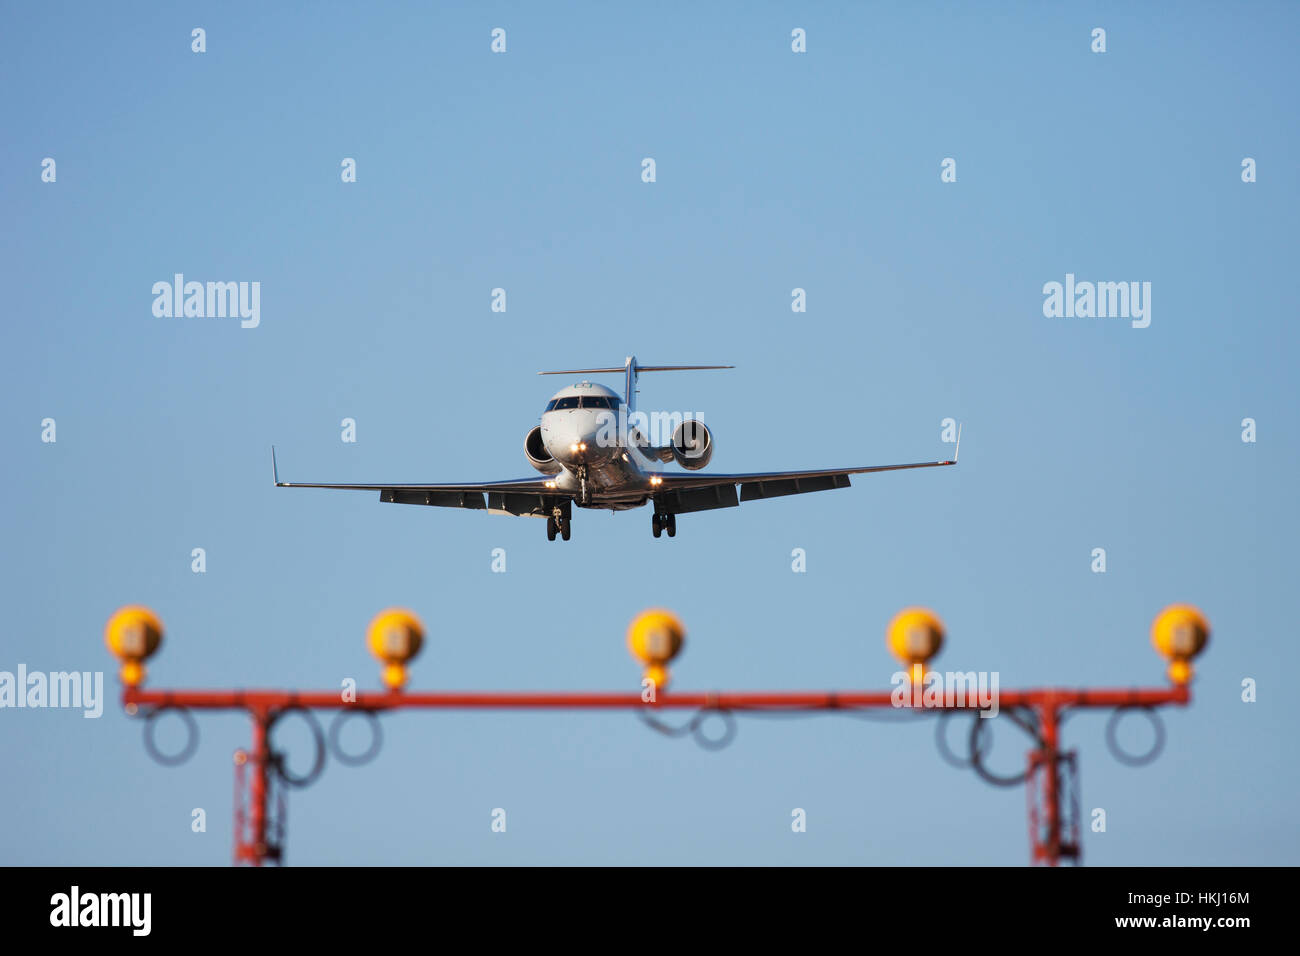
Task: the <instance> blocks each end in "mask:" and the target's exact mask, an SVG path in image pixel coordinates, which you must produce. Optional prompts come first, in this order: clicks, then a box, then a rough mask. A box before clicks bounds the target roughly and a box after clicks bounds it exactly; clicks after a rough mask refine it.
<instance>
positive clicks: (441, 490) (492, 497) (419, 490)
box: [271, 448, 572, 517]
mask: <svg viewBox="0 0 1300 956" xmlns="http://www.w3.org/2000/svg"><path fill="white" fill-rule="evenodd" d="M271 477H272V479H273V480H274V481H275V486H276V487H277V488H337V489H341V490H343V491H378V492H379V500H380V501H388V502H392V503H395V504H402V505H433V506H435V507H441V508H470V509H474V510H478V511H488V512H491V513H493V514H512V515H532V516H537V517H544V516H545V515H548V514H550V503H551V502H552V501H554V500H555V499H556V498H569V497H572V496H571V495H570V494H569V493H568V492H565V491H561V490H559V489H556V488H548V487H547V485H546V482H547V481H548V479H547V478H546V477H545V476H538V477H536V478H520V479H518V480H515V481H475V482H466V483H464V484H445V483H443V484H416V485H408V484H398V483H388V484H340V483H331V482H321V481H281V480H280V471H279V468H278V466H277V465H276V462H275V449H274V448H272V449H271ZM485 495H486V500H484V496H485Z"/></svg>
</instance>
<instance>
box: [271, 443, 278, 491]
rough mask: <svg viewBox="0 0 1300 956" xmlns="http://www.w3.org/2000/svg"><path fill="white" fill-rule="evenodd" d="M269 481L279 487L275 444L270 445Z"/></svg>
mask: <svg viewBox="0 0 1300 956" xmlns="http://www.w3.org/2000/svg"><path fill="white" fill-rule="evenodd" d="M271 481H272V482H273V483H274V485H275V487H277V488H278V487H280V467H279V466H278V465H277V464H276V463H275V446H274V445H272V446H271Z"/></svg>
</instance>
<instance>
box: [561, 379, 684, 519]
mask: <svg viewBox="0 0 1300 956" xmlns="http://www.w3.org/2000/svg"><path fill="white" fill-rule="evenodd" d="M621 404H622V399H621V398H619V396H618V393H617V392H614V391H612V390H611V389H608V388H606V387H605V386H603V385H596V384H592V383H590V382H581V383H579V384H577V385H573V386H570V387H569V388H566V389H564V390H563V391H561V392H558V393H556V395H555V396H554V397H553V398H552V399H551V400H550V402H548V403H547V406H546V411H544V412H543V413H542V421H541V428H542V442H543V444H544V445H545V446H546V450H547V452H549V453H550V455H551V457H552V458H554V459H555V461H556V463H557V464H558V465H560V471H559V472H558V473H557V474H556V475H555V476H554V478H553V480H554V481H555V485H556V487H557V488H559V489H562V490H564V491H569V492H573V493H574V494H575V498H574V504H576V505H579V506H581V507H588V508H611V509H614V510H622V509H626V508H635V507H639V506H640V505H643V504H645V502H646V499H647V498H648V497H649V496H650V495H652V494H654V492H655V490H656V489H655V484H656V481H655V478H656V476H657V475H658V474H659V473H660V467H659V465H660V462H659V460H658V458H652V457H650V455H649V454H647V452H649V451H651V450H650V449H648V448H647V449H645V451H643V450H642V448H640V447H638V443H637V442H636V441H635V440H633V439H632V438H631V437H629V434H628V432H629V429H628V427H627V416H626V413H624V414H620V411H619V408H620V405H621ZM584 481H585V485H586V491H587V497H586V499H585V500H584V498H583V497H582V492H583V485H584Z"/></svg>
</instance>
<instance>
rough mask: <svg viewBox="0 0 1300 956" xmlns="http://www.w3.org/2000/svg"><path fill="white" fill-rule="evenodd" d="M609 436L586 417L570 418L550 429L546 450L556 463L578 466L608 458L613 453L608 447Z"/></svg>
mask: <svg viewBox="0 0 1300 956" xmlns="http://www.w3.org/2000/svg"><path fill="white" fill-rule="evenodd" d="M609 444H610V441H609V436H607V435H606V434H605V432H604V431H603V430H602V429H600V428H599V427H597V424H596V423H595V422H594V421H592V420H591V419H590V418H588V417H587V416H582V417H581V418H580V417H579V416H577V415H574V416H571V417H570V420H568V421H565V422H560V423H557V424H556V426H555V427H554V428H553V429H551V437H550V440H549V441H548V443H547V450H548V451H549V452H550V453H551V455H552V456H553V457H554V458H555V460H556V461H559V462H561V463H562V464H565V465H580V464H584V463H590V462H594V461H599V460H601V459H603V458H608V457H609V456H610V455H612V454H613V453H614V451H615V449H614V448H613V447H608V448H607V447H605V446H606V445H609Z"/></svg>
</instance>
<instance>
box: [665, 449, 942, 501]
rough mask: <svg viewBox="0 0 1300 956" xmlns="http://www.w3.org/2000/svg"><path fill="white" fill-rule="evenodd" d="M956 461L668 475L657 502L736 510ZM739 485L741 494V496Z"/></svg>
mask: <svg viewBox="0 0 1300 956" xmlns="http://www.w3.org/2000/svg"><path fill="white" fill-rule="evenodd" d="M955 464H957V457H956V455H954V456H953V459H952V461H919V462H913V463H910V464H905V465H864V466H863V467H861V468H826V469H821V470H817V471H759V472H749V473H745V474H732V475H719V474H686V475H680V474H671V475H670V474H665V475H664V476H663V485H662V486H661V488H660V491H659V492H658V493H657V494H656V496H655V497H656V500H658V501H659V502H660V503H661V506H662V507H663V508H664V510H665V511H669V512H673V513H676V514H681V513H682V512H687V511H707V510H709V509H712V508H734V507H735V506H737V505H739V504H740V503H741V502H744V501H758V500H760V499H762V498H779V497H781V496H783V495H802V494H808V493H809V492H813V491H828V490H830V489H831V488H847V487H849V475H862V474H870V473H872V472H877V471H903V470H905V469H908V468H942V467H943V466H945V465H955ZM737 486H739V489H740V491H739V494H737V491H736V489H737Z"/></svg>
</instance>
